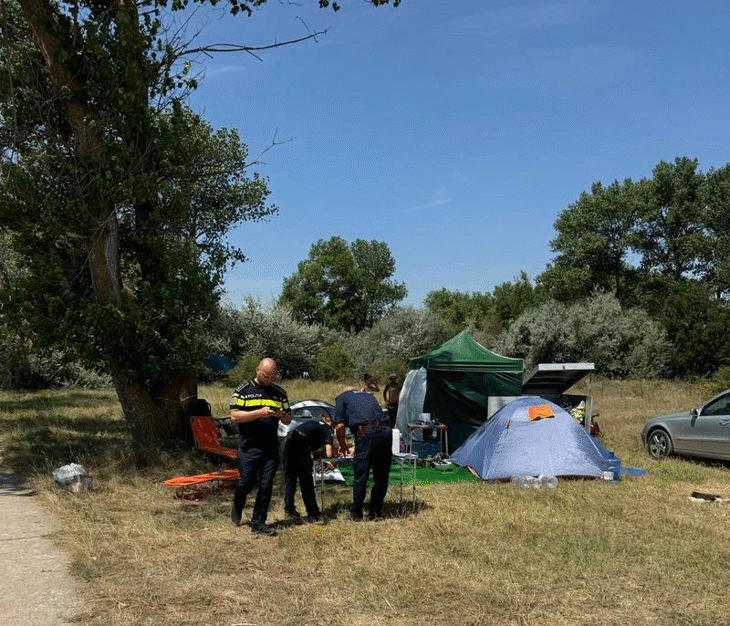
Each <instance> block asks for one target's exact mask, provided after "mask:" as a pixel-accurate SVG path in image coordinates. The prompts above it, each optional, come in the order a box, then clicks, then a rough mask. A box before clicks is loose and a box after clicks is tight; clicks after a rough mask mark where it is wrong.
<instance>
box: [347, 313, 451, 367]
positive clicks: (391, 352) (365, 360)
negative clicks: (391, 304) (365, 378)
mask: <svg viewBox="0 0 730 626" xmlns="http://www.w3.org/2000/svg"><path fill="white" fill-rule="evenodd" d="M453 334H454V332H453V327H452V326H451V325H450V324H449V323H448V322H446V321H444V320H443V319H441V318H439V317H438V316H436V315H435V314H433V313H429V312H426V311H420V310H416V309H414V308H413V307H396V308H395V309H393V310H392V311H391V312H390V313H388V315H386V316H385V317H383V318H382V319H381V320H379V321H378V322H376V323H375V324H373V326H372V328H369V329H367V330H364V331H362V332H360V333H359V334H357V335H353V336H349V337H348V338H346V339H345V341H344V346H345V348H346V350H347V351H348V352H349V353H350V354H351V355H352V360H353V365H354V367H355V370H356V373H357V374H358V375H362V374H363V373H364V372H370V373H371V374H373V375H374V376H376V377H377V376H378V375H380V376H383V375H385V376H387V374H388V373H390V372H391V371H396V372H399V371H405V367H406V364H407V362H408V360H409V359H412V358H413V357H416V356H419V355H421V354H424V353H425V352H428V351H429V350H432V349H433V348H435V347H436V346H438V345H440V344H442V343H443V342H444V341H446V340H447V339H449V338H450V337H452V336H453ZM398 364H399V365H398ZM381 370H382V371H381Z"/></svg>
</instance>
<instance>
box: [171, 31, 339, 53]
mask: <svg viewBox="0 0 730 626" xmlns="http://www.w3.org/2000/svg"><path fill="white" fill-rule="evenodd" d="M328 30H329V29H327V28H326V29H324V30H318V31H315V32H313V33H310V34H309V35H305V36H304V37H299V38H298V39H287V40H286V41H279V42H277V43H272V44H268V45H266V46H241V45H236V44H232V43H215V44H211V45H209V46H200V47H198V48H188V49H187V50H182V51H181V52H180V53H179V54H178V55H177V56H186V55H188V54H200V53H203V54H211V53H214V52H248V53H249V54H252V55H253V56H255V57H256V58H257V59H259V60H261V59H260V58H259V57H258V56H256V55H255V54H254V52H258V51H260V50H271V49H272V48H280V47H282V46H288V45H291V44H293V43H300V42H302V41H307V40H308V39H314V40H315V41H316V39H317V36H318V35H325V34H327V31H328Z"/></svg>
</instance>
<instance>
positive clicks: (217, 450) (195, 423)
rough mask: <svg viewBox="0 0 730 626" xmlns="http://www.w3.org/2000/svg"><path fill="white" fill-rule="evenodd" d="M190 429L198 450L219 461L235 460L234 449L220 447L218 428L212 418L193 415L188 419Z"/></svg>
mask: <svg viewBox="0 0 730 626" xmlns="http://www.w3.org/2000/svg"><path fill="white" fill-rule="evenodd" d="M190 428H191V430H192V432H193V439H194V441H195V445H196V446H197V448H198V450H201V451H202V452H208V453H210V454H214V455H216V456H217V457H218V460H219V461H220V459H221V458H225V459H229V460H231V461H233V460H235V458H236V449H235V448H229V447H228V446H223V445H221V443H220V437H219V435H218V428H217V427H216V425H215V422H214V421H213V418H212V417H210V416H209V415H194V416H193V417H191V418H190Z"/></svg>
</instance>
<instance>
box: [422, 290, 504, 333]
mask: <svg viewBox="0 0 730 626" xmlns="http://www.w3.org/2000/svg"><path fill="white" fill-rule="evenodd" d="M423 304H424V305H425V307H426V309H427V310H428V311H430V312H431V313H433V314H434V315H437V316H438V317H440V318H441V319H443V320H445V321H446V322H448V323H449V324H451V326H452V328H453V331H454V332H455V333H456V332H458V331H459V330H463V329H464V328H466V327H467V326H469V325H471V324H476V323H477V322H482V323H484V322H486V321H487V320H490V321H491V322H492V323H494V322H495V321H496V319H495V318H496V315H497V313H496V311H495V306H494V299H493V298H492V294H490V293H484V294H483V293H480V292H478V291H477V292H474V293H469V292H462V291H450V290H448V289H446V287H443V288H442V289H439V290H438V291H431V292H429V293H428V295H427V296H426V299H425V300H424V301H423Z"/></svg>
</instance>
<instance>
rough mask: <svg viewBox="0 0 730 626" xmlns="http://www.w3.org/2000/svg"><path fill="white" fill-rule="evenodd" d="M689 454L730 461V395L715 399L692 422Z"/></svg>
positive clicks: (703, 407)
mask: <svg viewBox="0 0 730 626" xmlns="http://www.w3.org/2000/svg"><path fill="white" fill-rule="evenodd" d="M691 424H692V425H691V431H692V432H691V435H690V437H689V440H688V441H687V444H688V448H689V449H688V452H689V453H690V454H696V455H698V456H709V457H712V458H716V459H730V393H727V394H724V395H721V396H718V397H717V398H713V399H712V400H710V401H709V402H708V403H707V404H705V405H704V406H702V407H701V408H700V409H699V411H698V415H696V416H693V418H692V421H691Z"/></svg>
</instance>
